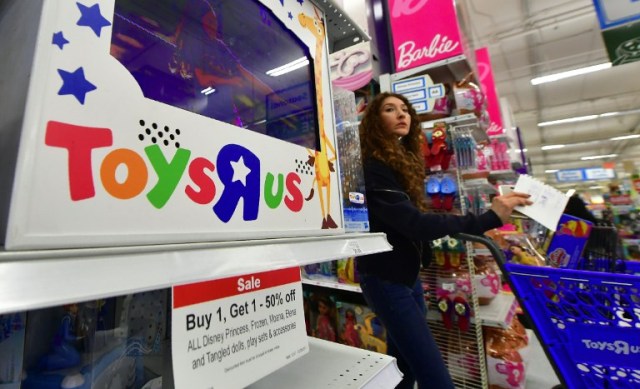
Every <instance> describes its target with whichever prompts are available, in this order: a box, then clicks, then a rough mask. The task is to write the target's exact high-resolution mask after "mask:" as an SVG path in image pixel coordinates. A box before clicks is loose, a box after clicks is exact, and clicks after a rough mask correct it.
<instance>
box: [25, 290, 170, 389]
mask: <svg viewBox="0 0 640 389" xmlns="http://www.w3.org/2000/svg"><path fill="white" fill-rule="evenodd" d="M167 297H168V291H167V290H157V291H153V292H144V293H138V294H133V295H128V296H124V297H118V298H109V299H105V300H95V301H87V302H81V303H73V304H67V305H65V306H61V307H53V308H46V309H42V310H36V311H30V312H29V315H28V318H29V322H28V325H27V340H26V346H25V374H24V375H23V382H22V388H25V389H35V388H38V389H46V388H52V389H59V388H74V389H91V388H103V387H118V388H132V389H136V388H141V387H142V386H143V385H145V383H147V382H148V381H149V380H151V379H154V378H157V377H158V376H160V375H162V374H163V370H162V365H163V358H166V357H169V356H168V355H166V356H165V355H164V354H165V352H166V351H167V350H165V349H164V348H163V342H164V340H165V337H166V328H167V314H166V312H167Z"/></svg>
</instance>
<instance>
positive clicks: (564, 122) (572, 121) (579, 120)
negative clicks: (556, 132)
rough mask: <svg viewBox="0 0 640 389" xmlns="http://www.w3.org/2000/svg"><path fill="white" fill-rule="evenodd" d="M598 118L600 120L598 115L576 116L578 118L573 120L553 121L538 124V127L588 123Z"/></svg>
mask: <svg viewBox="0 0 640 389" xmlns="http://www.w3.org/2000/svg"><path fill="white" fill-rule="evenodd" d="M597 118H598V115H587V116H576V117H573V118H567V119H560V120H551V121H549V122H542V123H538V127H545V126H555V125H557V124H567V123H577V122H586V121H587V120H593V119H597Z"/></svg>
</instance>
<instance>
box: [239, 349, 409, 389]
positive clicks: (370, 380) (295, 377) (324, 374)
mask: <svg viewBox="0 0 640 389" xmlns="http://www.w3.org/2000/svg"><path fill="white" fill-rule="evenodd" d="M401 379H402V373H401V372H400V370H399V369H398V366H397V365H396V360H395V358H393V357H390V356H388V355H384V354H379V353H375V352H373V351H368V350H363V349H359V348H355V347H350V346H345V345H343V344H338V343H334V342H329V341H325V340H320V339H316V338H309V353H307V354H306V355H304V356H302V357H300V358H298V359H296V360H295V361H293V362H291V363H290V364H288V365H287V366H285V367H283V368H281V369H279V370H276V371H275V372H273V373H271V374H270V375H268V376H266V377H264V378H262V379H261V380H259V381H257V382H256V383H254V384H252V385H250V386H248V388H250V389H282V388H305V389H325V388H337V389H344V388H348V387H349V388H360V389H374V388H394V387H395V386H396V385H397V384H398V383H399V382H400V380H401Z"/></svg>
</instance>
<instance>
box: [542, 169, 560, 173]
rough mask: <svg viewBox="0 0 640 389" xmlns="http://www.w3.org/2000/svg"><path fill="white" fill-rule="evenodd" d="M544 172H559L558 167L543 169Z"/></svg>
mask: <svg viewBox="0 0 640 389" xmlns="http://www.w3.org/2000/svg"><path fill="white" fill-rule="evenodd" d="M544 172H545V173H557V172H559V170H558V169H548V170H545V171H544Z"/></svg>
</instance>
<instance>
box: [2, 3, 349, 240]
mask: <svg viewBox="0 0 640 389" xmlns="http://www.w3.org/2000/svg"><path fill="white" fill-rule="evenodd" d="M149 4H151V3H149ZM294 5H295V7H294ZM3 12H5V14H4V15H3V18H2V26H1V30H0V32H3V33H2V34H0V36H1V38H0V39H2V42H3V46H4V47H7V49H8V50H10V51H11V52H12V53H13V55H12V57H13V58H14V60H10V61H2V63H0V71H1V72H2V73H3V74H12V77H11V78H7V82H4V83H2V85H1V89H0V91H1V92H2V93H3V95H6V96H13V97H14V98H12V99H11V102H3V104H2V106H0V110H1V111H0V112H1V114H0V136H1V138H0V139H1V141H0V145H1V146H0V147H1V151H2V154H3V155H4V156H5V158H4V161H5V162H4V163H3V166H2V170H1V171H0V174H1V178H2V180H3V182H6V183H13V186H12V185H11V184H8V185H4V186H3V188H2V191H0V196H1V198H0V209H2V212H1V213H0V236H2V239H4V245H5V247H6V248H7V249H10V250H14V249H30V248H38V249H41V248H63V247H64V248H75V247H96V246H114V245H118V246H123V245H140V244H154V243H181V242H194V241H212V240H236V239H255V238H268V237H282V236H305V235H306V236H309V235H318V234H338V233H342V232H343V227H344V224H343V221H342V215H341V208H340V205H341V201H340V191H339V190H338V187H339V179H338V175H337V172H336V171H335V169H332V168H331V165H332V164H335V163H336V154H335V152H334V151H335V144H336V136H335V131H334V128H333V126H332V125H331V123H333V111H332V109H326V108H328V107H332V99H331V88H330V83H329V66H328V50H327V45H326V39H325V38H326V34H327V33H326V31H325V29H324V28H316V27H314V26H323V23H322V19H321V18H322V16H323V15H322V12H319V10H318V8H316V7H315V6H314V5H313V4H312V3H311V2H308V1H307V2H301V3H294V4H288V5H287V4H285V5H284V6H283V5H281V4H277V3H276V5H274V4H273V3H271V2H266V1H251V0H242V1H235V2H224V3H216V2H212V1H184V2H179V4H174V2H173V1H169V0H162V1H159V2H154V3H153V6H150V5H148V6H147V5H140V4H137V3H136V2H134V1H131V0H103V1H100V2H93V3H90V4H84V3H76V2H49V1H45V2H41V1H40V2H39V1H34V2H21V1H16V0H11V1H9V3H8V5H7V6H5V7H3ZM33 15H36V16H37V17H36V21H35V22H30V23H25V22H24V20H26V19H29V20H33ZM38 17H39V19H38ZM9 31H10V32H9ZM221 37H224V38H222V39H221ZM256 37H260V39H257V38H256ZM230 42H234V44H231V43H230ZM266 47H268V48H269V50H271V51H270V52H269V55H264V49H265V48H266ZM274 50H275V51H274ZM298 58H304V59H306V60H308V61H309V63H310V65H309V66H306V67H302V68H299V69H297V70H296V71H288V70H290V69H288V68H287V69H285V70H283V69H279V70H277V71H276V68H279V67H281V66H282V65H284V64H285V63H287V62H288V61H291V60H292V59H298ZM270 70H273V71H270ZM25 85H27V86H28V87H25ZM322 107H325V109H322ZM12 187H13V191H12V192H11V188H12ZM312 189H313V190H315V192H316V195H315V197H313V198H311V197H309V196H307V194H308V193H309V192H310V191H311V190H312ZM305 197H306V198H307V199H308V200H305ZM9 210H10V212H9ZM5 232H6V237H5Z"/></svg>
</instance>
